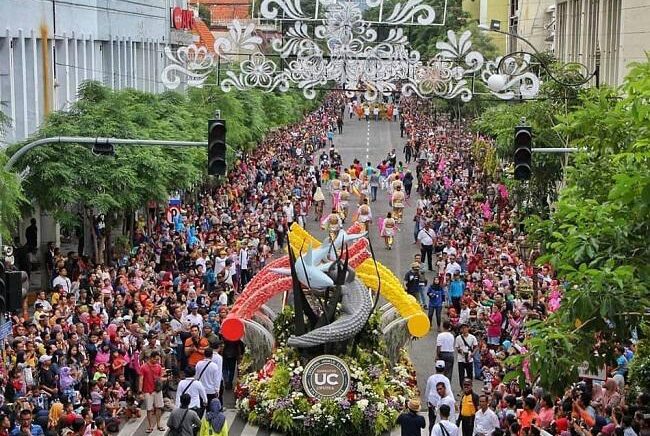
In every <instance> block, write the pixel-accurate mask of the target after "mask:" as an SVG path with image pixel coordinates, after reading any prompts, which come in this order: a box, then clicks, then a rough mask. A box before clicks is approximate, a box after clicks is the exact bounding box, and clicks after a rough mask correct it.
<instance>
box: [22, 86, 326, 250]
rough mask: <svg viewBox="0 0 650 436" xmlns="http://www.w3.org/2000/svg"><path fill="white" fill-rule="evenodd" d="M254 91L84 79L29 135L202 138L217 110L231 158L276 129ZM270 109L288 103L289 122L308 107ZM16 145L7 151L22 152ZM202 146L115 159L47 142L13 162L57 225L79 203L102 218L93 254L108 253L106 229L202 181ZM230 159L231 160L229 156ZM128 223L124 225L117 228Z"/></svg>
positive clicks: (122, 149) (121, 151)
mask: <svg viewBox="0 0 650 436" xmlns="http://www.w3.org/2000/svg"><path fill="white" fill-rule="evenodd" d="M260 93H261V92H260V91H249V92H248V93H246V94H244V93H237V92H233V93H231V94H227V93H224V92H222V91H221V90H215V88H210V89H209V90H208V89H203V90H190V91H189V92H188V95H181V94H178V93H174V92H166V93H163V94H159V95H156V94H148V93H144V92H139V91H135V90H131V89H129V90H123V91H112V90H110V89H108V88H107V87H105V86H103V85H101V84H99V83H97V82H86V83H84V84H83V85H82V86H81V87H80V90H79V99H78V101H77V102H76V103H74V104H73V105H72V107H71V108H70V110H68V111H63V112H56V113H53V114H51V115H50V116H49V117H48V118H47V120H46V122H45V123H44V125H43V126H42V127H41V129H40V130H39V132H38V133H37V135H36V137H35V138H30V141H32V140H34V139H36V138H43V137H49V136H89V137H97V136H101V137H117V138H142V139H168V140H172V139H178V140H184V141H205V140H206V138H207V120H208V118H211V117H213V116H214V112H215V110H216V109H217V108H218V109H220V110H221V113H222V115H223V117H224V118H225V119H226V120H227V122H228V144H229V147H230V152H231V158H232V154H234V153H235V152H236V151H238V150H242V149H244V148H245V147H250V144H251V143H256V142H257V141H259V140H260V139H261V138H262V137H263V135H264V133H265V132H266V131H267V130H268V129H269V128H271V127H275V126H276V124H275V119H276V116H275V115H273V116H270V115H268V114H267V113H266V112H263V111H262V110H261V109H262V104H261V99H262V98H263V97H261V96H260V95H259V94H260ZM266 98H269V99H271V100H272V105H273V107H275V108H276V111H277V108H278V107H283V105H284V104H287V102H288V101H291V103H292V104H294V107H292V108H291V109H290V110H288V113H289V114H291V117H294V118H290V119H289V121H295V120H297V117H296V116H297V115H298V114H299V115H302V109H307V108H309V107H311V106H312V105H314V104H315V103H314V102H309V103H302V105H301V104H298V102H296V101H293V100H292V97H291V95H287V96H285V95H275V94H272V95H271V96H269V97H266ZM21 146H22V144H19V145H17V146H15V147H13V148H12V151H13V150H16V149H18V148H20V147H21ZM206 160H207V157H206V150H205V149H203V148H184V149H169V148H161V147H150V146H147V147H133V146H129V147H127V146H116V156H115V157H114V158H113V157H100V156H95V155H93V153H92V152H91V151H90V150H89V148H87V147H85V146H82V145H79V144H52V145H48V146H46V147H41V148H39V149H36V150H34V151H32V152H30V153H29V154H27V155H25V157H23V158H22V159H21V161H19V162H18V165H17V167H18V169H25V168H27V167H29V173H28V175H27V177H26V179H25V183H24V187H25V191H26V194H27V196H28V197H29V198H32V199H34V200H36V202H37V203H38V204H39V205H40V206H41V207H42V208H43V209H45V210H48V211H51V212H53V213H54V215H55V217H56V218H57V219H58V220H59V221H60V222H62V223H63V224H72V223H76V222H77V220H78V217H77V215H76V214H75V213H73V211H72V210H71V209H70V205H77V204H78V205H81V206H82V207H83V208H84V210H85V212H86V213H85V214H84V216H85V218H90V217H91V215H93V214H105V216H106V226H107V231H106V234H107V235H108V236H107V238H106V239H105V240H102V241H98V242H99V245H100V246H99V247H98V251H99V252H101V251H102V248H104V247H103V246H105V248H106V249H107V250H106V253H107V256H108V255H109V253H108V248H110V234H111V231H110V230H111V228H113V227H115V226H116V225H117V224H119V223H120V222H122V223H123V224H124V223H125V221H127V220H129V219H130V217H131V216H132V213H133V211H135V210H137V209H139V208H141V207H143V206H144V205H145V204H146V202H147V201H150V200H155V201H167V199H168V196H169V194H170V193H171V192H174V191H177V190H189V189H191V188H193V187H194V186H196V185H197V184H199V183H201V182H202V181H203V179H204V176H205V172H206ZM231 161H232V159H231ZM129 227H130V226H127V225H123V226H122V228H129Z"/></svg>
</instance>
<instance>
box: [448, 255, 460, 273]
mask: <svg viewBox="0 0 650 436" xmlns="http://www.w3.org/2000/svg"><path fill="white" fill-rule="evenodd" d="M460 272H461V267H460V264H459V263H458V262H456V256H453V255H449V263H447V268H446V269H445V274H451V276H452V277H453V276H454V274H455V273H458V274H460Z"/></svg>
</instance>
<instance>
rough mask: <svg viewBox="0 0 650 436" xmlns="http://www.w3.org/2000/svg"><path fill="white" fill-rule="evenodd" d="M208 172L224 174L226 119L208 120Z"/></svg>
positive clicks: (215, 174) (217, 174) (212, 174)
mask: <svg viewBox="0 0 650 436" xmlns="http://www.w3.org/2000/svg"><path fill="white" fill-rule="evenodd" d="M208 174H209V175H211V176H224V175H225V174H226V121H225V120H209V121H208Z"/></svg>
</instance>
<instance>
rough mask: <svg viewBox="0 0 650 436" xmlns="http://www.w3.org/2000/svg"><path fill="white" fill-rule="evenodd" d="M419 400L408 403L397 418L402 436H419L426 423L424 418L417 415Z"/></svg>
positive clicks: (415, 399) (414, 399)
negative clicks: (406, 407)
mask: <svg viewBox="0 0 650 436" xmlns="http://www.w3.org/2000/svg"><path fill="white" fill-rule="evenodd" d="M419 412H420V400H419V399H417V398H413V399H411V400H410V401H409V402H408V409H407V410H406V411H404V412H402V414H401V415H400V416H398V417H397V423H398V424H399V425H400V427H402V436H420V435H421V434H422V429H423V428H424V427H426V425H427V423H426V421H425V420H424V416H421V415H420V414H419Z"/></svg>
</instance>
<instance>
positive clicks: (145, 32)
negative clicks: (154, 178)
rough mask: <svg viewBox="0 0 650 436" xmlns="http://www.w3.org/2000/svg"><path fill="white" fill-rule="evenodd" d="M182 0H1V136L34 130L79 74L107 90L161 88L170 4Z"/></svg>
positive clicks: (71, 96) (71, 93)
mask: <svg viewBox="0 0 650 436" xmlns="http://www.w3.org/2000/svg"><path fill="white" fill-rule="evenodd" d="M176 6H178V7H180V8H187V0H0V102H2V105H0V109H1V110H2V111H3V112H4V113H5V114H7V115H8V116H9V117H10V118H11V119H12V127H11V128H10V129H9V131H8V132H7V134H6V136H5V138H4V141H6V142H7V143H12V142H16V141H20V140H22V139H24V138H26V137H28V136H29V135H30V134H32V133H33V132H34V131H36V130H37V128H38V126H39V125H40V123H41V122H42V121H43V118H44V116H45V114H47V113H49V112H50V111H53V110H59V109H64V108H65V107H66V106H67V105H69V104H70V103H71V102H73V101H74V100H75V98H76V94H77V89H78V86H79V85H80V84H81V83H82V82H83V81H84V80H98V81H101V82H102V83H104V84H106V85H107V86H110V87H111V88H114V89H123V88H135V89H139V90H143V91H149V92H159V91H162V89H163V86H162V84H161V82H160V73H161V70H162V69H163V68H164V66H165V65H166V56H165V55H164V53H163V48H164V46H165V45H167V44H170V42H171V43H172V44H173V43H183V44H187V43H190V42H191V41H192V36H191V33H190V32H189V31H177V30H172V20H171V14H172V8H174V7H176Z"/></svg>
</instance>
